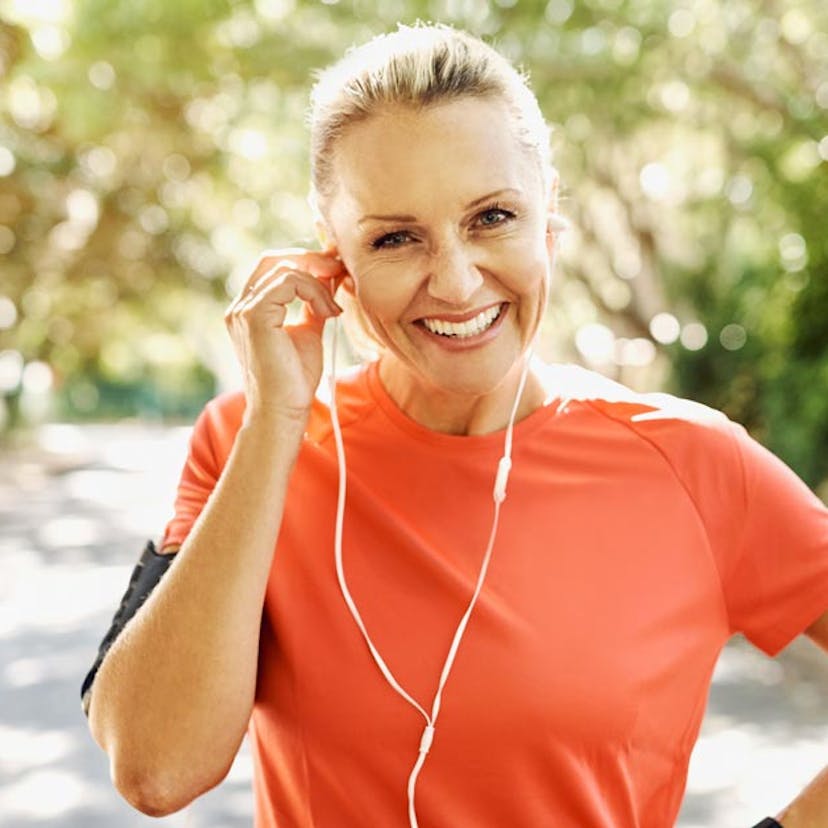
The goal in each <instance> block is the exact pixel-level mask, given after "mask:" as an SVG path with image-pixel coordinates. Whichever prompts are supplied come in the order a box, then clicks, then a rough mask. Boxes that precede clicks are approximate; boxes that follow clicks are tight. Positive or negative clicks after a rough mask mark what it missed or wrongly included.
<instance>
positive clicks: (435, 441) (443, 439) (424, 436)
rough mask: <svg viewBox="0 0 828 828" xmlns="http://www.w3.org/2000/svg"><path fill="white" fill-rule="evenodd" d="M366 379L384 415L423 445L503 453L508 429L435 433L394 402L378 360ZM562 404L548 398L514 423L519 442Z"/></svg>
mask: <svg viewBox="0 0 828 828" xmlns="http://www.w3.org/2000/svg"><path fill="white" fill-rule="evenodd" d="M366 379H367V383H368V390H369V392H370V394H371V397H372V398H373V400H374V402H375V403H376V404H377V406H378V407H379V408H380V410H381V411H382V412H383V414H384V415H385V416H386V417H387V418H388V419H389V420H390V421H391V423H392V424H393V425H394V426H396V427H397V428H398V429H399V430H401V431H404V432H405V433H406V434H408V435H410V436H412V437H415V438H417V439H418V440H421V441H422V442H425V443H429V444H431V445H437V446H441V447H442V448H451V447H457V448H463V449H467V448H483V447H497V448H498V450H500V449H501V448H502V446H503V441H504V439H505V437H506V426H504V427H503V428H501V429H498V430H497V431H491V432H489V433H488V434H446V433H445V432H442V431H434V430H433V429H430V428H428V427H426V426H424V425H422V424H421V423H418V422H417V421H416V420H414V419H412V418H411V417H409V416H408V414H406V413H405V412H404V411H403V410H402V409H401V408H400V407H399V406H398V405H397V403H396V402H395V401H394V400H393V399H392V397H391V395H390V394H389V393H388V391H387V390H386V388H385V386H384V385H383V384H382V380H381V379H380V376H379V360H374V361H373V362H371V363H369V365H368V370H367V371H366ZM559 402H560V397H559V396H557V395H551V394H550V395H548V396H547V398H546V399H545V401H544V403H543V404H542V405H540V406H538V407H537V408H536V409H535V410H534V411H532V412H531V413H530V414H528V415H527V416H526V417H524V418H523V419H522V420H518V421H517V422H515V425H514V428H513V430H512V435H513V437H514V438H515V439H517V438H518V437H522V436H524V435H528V434H531V433H532V432H533V431H535V430H536V429H538V428H540V427H541V426H542V425H543V424H544V423H546V422H547V420H549V419H550V418H551V417H554V416H555V414H556V413H557V409H558V403H559Z"/></svg>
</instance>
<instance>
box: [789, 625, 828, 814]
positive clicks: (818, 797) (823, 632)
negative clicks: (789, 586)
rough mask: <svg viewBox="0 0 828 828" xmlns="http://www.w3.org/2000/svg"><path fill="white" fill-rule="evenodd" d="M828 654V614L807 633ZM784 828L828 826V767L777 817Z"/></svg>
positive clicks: (809, 628)
mask: <svg viewBox="0 0 828 828" xmlns="http://www.w3.org/2000/svg"><path fill="white" fill-rule="evenodd" d="M805 634H806V635H807V636H809V637H810V638H811V639H812V640H813V641H815V642H816V643H817V644H818V645H819V646H820V647H822V649H823V650H825V651H826V652H828V612H826V613H824V614H823V615H822V616H821V617H820V618H819V619H818V620H817V621H816V622H815V623H813V624H811V626H810V627H808V629H807V630H806V631H805ZM776 819H777V821H778V822H780V823H782V826H783V828H822V826H826V825H828V765H826V766H825V767H824V768H823V769H822V771H821V772H820V773H819V774H817V776H816V778H815V779H814V780H813V782H811V783H810V785H808V787H807V788H805V790H804V791H802V793H801V794H800V795H799V796H798V797H797V798H796V799H794V801H793V802H791V804H790V805H788V807H787V808H785V809H784V810H783V811H782V812H781V813H779V814H777V815H776Z"/></svg>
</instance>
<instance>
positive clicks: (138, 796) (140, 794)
mask: <svg viewBox="0 0 828 828" xmlns="http://www.w3.org/2000/svg"><path fill="white" fill-rule="evenodd" d="M225 776H226V774H224V775H223V776H222V777H221V779H217V780H215V781H213V782H211V783H210V784H207V785H195V784H194V783H192V782H182V781H180V780H176V779H175V777H174V776H172V775H167V774H164V773H160V772H152V773H146V772H138V771H135V770H124V769H119V766H118V765H117V764H116V763H113V767H112V782H113V785H114V787H115V789H116V790H117V791H118V793H119V794H120V795H121V796H122V797H123V798H124V799H125V800H126V801H127V802H128V803H129V804H130V805H131V806H132V807H133V808H135V809H136V810H137V811H140V812H141V813H142V814H146V815H147V816H150V817H166V816H169V815H170V814H174V813H176V812H178V811H180V810H181V809H182V808H186V807H187V805H189V804H190V803H191V802H193V801H194V800H195V799H198V797H199V796H201V795H202V794H203V793H206V792H207V791H208V790H210V789H211V788H214V787H215V786H216V785H218V784H219V783H220V782H221V781H222V779H224V777H225Z"/></svg>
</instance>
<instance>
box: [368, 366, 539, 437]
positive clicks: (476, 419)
mask: <svg viewBox="0 0 828 828" xmlns="http://www.w3.org/2000/svg"><path fill="white" fill-rule="evenodd" d="M524 359H526V357H525V356H524ZM523 367H524V362H523V360H521V361H519V362H517V363H515V365H514V366H512V370H511V371H510V372H509V374H508V375H507V376H506V378H505V379H504V380H503V381H502V382H501V383H500V384H499V385H498V386H497V387H496V388H494V389H492V390H491V391H488V392H486V393H481V394H465V393H456V392H453V391H449V390H446V389H444V388H441V387H439V386H436V385H433V384H432V383H430V382H428V381H427V380H425V379H424V378H423V377H421V376H419V375H416V374H414V373H413V372H411V371H410V370H409V369H407V368H405V367H404V366H402V365H400V364H399V363H397V362H396V360H395V359H394V358H393V356H391V355H389V354H386V355H384V356H383V357H382V359H381V360H380V363H379V377H380V380H381V381H382V384H383V386H384V388H385V390H386V391H387V392H388V395H389V396H390V397H391V399H392V400H393V401H394V402H395V403H396V404H397V406H398V407H399V408H400V410H401V411H403V412H404V413H405V414H406V415H407V416H408V417H410V418H411V419H412V420H414V421H415V422H417V423H419V424H420V425H422V426H425V427H426V428H428V429H431V430H432V431H439V432H443V433H444V434H458V435H472V434H491V433H492V432H494V431H500V430H502V429H505V428H506V426H507V425H508V423H509V415H510V414H511V412H512V406H513V405H514V402H515V395H516V394H517V391H518V385H519V383H520V375H521V371H522V370H523ZM545 398H546V391H545V389H544V387H543V384H542V382H541V380H540V379H539V378H538V377H537V376H536V375H535V374H534V373H533V372H532V370H531V369H530V370H529V374H528V376H527V378H526V385H525V387H524V389H523V393H522V394H521V398H520V403H519V404H518V410H517V414H516V416H515V422H519V421H520V420H522V419H523V418H524V417H526V416H528V415H529V414H531V413H532V412H533V411H535V410H536V409H537V408H539V407H540V406H541V405H543V402H544V400H545Z"/></svg>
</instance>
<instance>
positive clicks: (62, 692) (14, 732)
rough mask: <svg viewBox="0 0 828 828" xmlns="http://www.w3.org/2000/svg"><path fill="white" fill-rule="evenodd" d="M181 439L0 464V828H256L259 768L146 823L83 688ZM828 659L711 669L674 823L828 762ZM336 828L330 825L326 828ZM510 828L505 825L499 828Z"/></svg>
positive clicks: (773, 794)
mask: <svg viewBox="0 0 828 828" xmlns="http://www.w3.org/2000/svg"><path fill="white" fill-rule="evenodd" d="M187 434H188V429H187V428H170V427H152V426H147V425H140V424H119V425H117V426H104V425H97V426H83V427H74V426H60V425H55V426H48V427H43V428H42V429H41V430H40V431H39V432H38V435H37V444H34V443H32V444H31V445H28V446H27V447H25V448H19V449H15V450H7V451H6V452H5V453H3V454H0V573H2V574H1V575H0V671H2V672H0V826H3V828H7V827H8V828H34V826H46V825H48V826H60V828H140V827H141V826H176V828H242V827H243V826H244V827H245V828H249V826H251V825H252V794H251V788H250V786H251V763H250V755H249V752H248V750H247V745H246V743H245V745H243V747H242V750H241V751H240V753H239V756H238V757H237V759H236V762H235V764H234V765H233V769H232V770H231V772H230V774H229V776H228V778H227V779H226V780H225V781H224V782H223V783H222V784H221V785H220V786H219V787H218V788H216V789H215V790H213V791H211V792H210V793H209V794H207V795H205V796H204V797H202V798H200V799H199V800H198V801H196V802H195V803H193V804H192V805H191V806H190V807H188V808H186V809H185V810H184V811H182V812H180V813H178V814H175V815H173V816H171V817H167V818H165V819H160V820H159V819H150V818H149V817H145V816H143V815H142V814H140V813H138V812H137V811H134V810H132V809H131V808H130V807H129V806H128V805H126V804H125V803H124V802H123V800H121V799H120V797H119V796H118V795H117V794H116V793H115V792H114V790H113V788H112V785H111V782H110V779H109V770H108V764H107V760H106V757H105V755H104V754H103V753H102V751H101V750H100V749H99V748H98V747H97V745H96V744H95V743H94V742H93V740H92V738H91V736H90V735H89V732H88V730H87V727H86V722H85V719H84V717H83V714H82V712H81V709H80V700H79V689H80V684H81V681H82V679H83V676H84V675H85V673H86V670H87V669H88V667H89V665H90V663H91V661H92V659H93V657H94V653H95V651H96V649H97V645H98V642H99V640H100V638H101V636H102V635H103V633H104V632H105V631H106V629H107V627H108V624H109V620H110V618H111V616H112V613H113V611H114V609H115V606H116V604H117V601H118V599H119V598H120V596H121V594H122V593H123V590H124V588H125V586H126V582H127V580H128V577H129V573H130V571H131V569H132V566H133V565H134V563H135V561H136V559H137V556H138V554H139V553H140V551H141V549H142V547H143V544H144V542H145V541H146V539H148V538H154V539H157V538H158V537H159V535H160V532H161V529H162V528H163V525H164V523H165V522H166V520H167V519H168V517H169V516H170V509H171V506H172V501H173V495H174V491H175V484H176V481H177V477H178V473H179V469H180V467H181V464H182V462H183V459H184V453H185V448H186V438H187ZM826 687H828V658H825V657H823V656H822V654H821V653H820V651H819V650H817V648H816V647H814V646H813V645H812V644H811V643H810V642H809V641H806V640H801V641H797V642H795V643H794V644H793V645H792V646H791V647H789V648H788V649H787V650H786V651H785V652H784V653H783V654H782V655H781V656H780V657H779V658H777V659H773V660H772V659H768V658H767V657H765V656H764V655H763V654H762V653H760V652H759V651H757V650H756V649H754V648H752V647H751V646H749V645H748V644H746V643H745V642H744V641H743V640H741V639H734V641H733V642H731V644H730V645H728V647H727V648H726V650H725V653H724V655H723V657H722V659H721V660H720V662H719V665H718V667H717V670H716V675H715V677H714V684H713V688H712V692H711V698H710V703H709V706H708V712H707V716H706V718H705V723H704V727H703V732H702V737H701V739H700V740H699V743H698V745H697V747H696V750H695V752H694V754H693V760H692V762H691V771H690V778H689V783H688V790H687V796H686V799H685V803H684V807H683V809H682V815H681V819H680V821H679V823H678V825H679V826H681V828H702V827H704V828H719V826H720V827H721V828H739V826H745V828H747V826H750V825H752V824H753V823H754V822H755V821H757V820H758V819H759V817H761V816H764V815H765V814H767V813H775V812H776V810H777V809H778V808H779V807H780V806H781V805H782V804H784V803H785V802H786V801H788V800H789V799H790V798H791V797H792V796H793V795H794V794H795V792H796V791H797V790H799V789H800V788H801V787H802V786H803V785H804V784H805V783H806V782H807V781H808V780H809V779H810V778H811V777H812V776H813V775H815V774H816V772H817V770H818V769H819V768H820V767H822V765H823V764H824V763H825V762H828V748H826V746H828V694H827V693H826V692H825V689H826ZM326 828H327V826H326ZM504 828H505V827H504Z"/></svg>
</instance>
